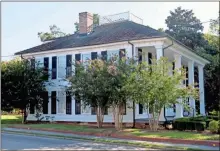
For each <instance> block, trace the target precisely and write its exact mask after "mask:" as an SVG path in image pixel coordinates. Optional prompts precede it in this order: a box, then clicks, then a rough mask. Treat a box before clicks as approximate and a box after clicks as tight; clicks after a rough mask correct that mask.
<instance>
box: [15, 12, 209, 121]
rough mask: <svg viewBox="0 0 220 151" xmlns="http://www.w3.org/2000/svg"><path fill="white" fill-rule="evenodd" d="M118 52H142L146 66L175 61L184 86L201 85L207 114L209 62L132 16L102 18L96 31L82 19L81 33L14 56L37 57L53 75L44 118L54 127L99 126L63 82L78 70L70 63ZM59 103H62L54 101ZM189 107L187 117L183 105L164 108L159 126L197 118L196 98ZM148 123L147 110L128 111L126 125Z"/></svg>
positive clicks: (202, 104)
mask: <svg viewBox="0 0 220 151" xmlns="http://www.w3.org/2000/svg"><path fill="white" fill-rule="evenodd" d="M120 51H125V52H126V55H127V56H128V57H133V56H138V54H140V53H138V52H139V51H140V52H142V54H143V56H139V60H140V61H146V62H148V63H150V59H151V58H153V57H155V58H157V59H159V58H160V57H162V56H165V57H167V58H169V60H170V61H174V60H175V64H174V68H180V67H182V66H184V67H185V68H187V70H188V80H187V81H185V83H184V84H186V85H187V84H192V83H194V80H196V81H198V83H199V100H198V101H199V106H198V108H199V113H200V114H205V100H204V75H203V68H204V66H205V65H206V64H207V63H209V61H208V60H206V59H204V58H202V57H201V56H199V55H197V54H196V53H194V51H193V50H191V49H190V48H188V47H186V46H184V45H183V44H182V43H180V42H178V41H176V40H175V39H173V38H171V37H169V36H167V35H166V34H165V33H163V32H159V31H157V30H155V29H153V28H151V27H149V26H145V25H143V21H142V20H141V19H140V18H138V17H136V16H134V15H133V14H131V13H130V12H126V13H121V14H117V15H110V16H104V17H100V20H99V25H98V26H93V15H92V14H90V13H87V12H83V13H79V32H78V33H74V34H72V35H69V36H66V37H61V38H56V39H52V40H49V41H46V42H44V43H42V44H41V45H39V46H36V47H32V48H29V49H26V50H23V51H20V52H17V53H15V55H22V56H23V57H26V58H31V57H34V58H35V60H36V61H39V62H40V63H42V65H43V66H44V67H45V68H49V71H51V72H50V74H51V76H50V78H49V80H51V81H52V82H53V83H54V85H48V86H47V92H45V95H44V105H43V116H54V121H66V122H96V115H95V113H94V110H93V108H90V107H86V108H84V107H83V106H82V102H81V101H80V100H75V99H74V97H71V96H67V95H66V90H65V86H66V85H67V84H68V82H65V81H63V80H62V79H64V78H66V77H69V76H71V74H72V72H71V71H72V70H74V66H73V65H72V64H71V62H72V61H75V60H82V61H84V60H85V59H87V58H90V59H96V58H97V56H98V55H107V57H110V56H111V55H112V54H119V52H120ZM195 69H196V70H198V76H196V77H198V78H194V77H195V76H194V73H195V72H194V70H195ZM56 98H58V99H59V101H56ZM189 105H190V107H191V109H192V111H191V113H190V114H185V113H186V112H185V111H184V109H183V106H182V105H181V104H176V105H175V106H174V107H172V108H170V107H169V108H168V107H165V108H164V112H163V114H162V115H161V116H160V121H165V120H166V119H167V118H169V119H173V118H180V117H183V116H188V115H189V116H191V115H193V114H194V115H195V111H196V103H195V100H194V99H193V98H190V99H189ZM133 111H134V113H133ZM147 118H148V117H147V113H146V109H145V108H144V107H143V106H142V105H141V104H136V105H135V110H133V109H131V108H128V107H127V106H126V105H125V109H124V117H123V122H125V123H132V122H133V120H134V119H136V121H138V120H139V119H147ZM27 120H36V118H35V114H34V110H30V112H29V115H28V118H27ZM104 122H106V123H108V122H109V123H111V122H113V116H112V110H111V108H109V109H108V110H107V111H106V113H105V117H104Z"/></svg>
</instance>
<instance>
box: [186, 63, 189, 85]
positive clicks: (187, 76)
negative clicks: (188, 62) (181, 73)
mask: <svg viewBox="0 0 220 151" xmlns="http://www.w3.org/2000/svg"><path fill="white" fill-rule="evenodd" d="M188 71H189V69H188V67H186V86H188V85H189V81H188V78H189V75H188Z"/></svg>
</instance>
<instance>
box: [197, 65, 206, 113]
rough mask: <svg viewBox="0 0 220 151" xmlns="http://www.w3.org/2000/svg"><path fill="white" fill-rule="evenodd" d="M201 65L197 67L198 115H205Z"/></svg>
mask: <svg viewBox="0 0 220 151" xmlns="http://www.w3.org/2000/svg"><path fill="white" fill-rule="evenodd" d="M203 68H204V66H203V65H199V66H198V69H199V102H200V114H202V115H205V99H204V73H203Z"/></svg>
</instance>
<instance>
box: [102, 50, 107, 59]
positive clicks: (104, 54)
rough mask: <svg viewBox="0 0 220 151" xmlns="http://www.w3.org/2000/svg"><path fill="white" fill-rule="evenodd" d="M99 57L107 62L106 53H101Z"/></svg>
mask: <svg viewBox="0 0 220 151" xmlns="http://www.w3.org/2000/svg"><path fill="white" fill-rule="evenodd" d="M101 55H102V59H103V60H107V51H102V52H101Z"/></svg>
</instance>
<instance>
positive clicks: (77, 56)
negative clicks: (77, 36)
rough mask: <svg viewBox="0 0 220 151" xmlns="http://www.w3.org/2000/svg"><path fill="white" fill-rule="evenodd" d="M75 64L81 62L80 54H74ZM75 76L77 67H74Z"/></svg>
mask: <svg viewBox="0 0 220 151" xmlns="http://www.w3.org/2000/svg"><path fill="white" fill-rule="evenodd" d="M75 60H76V61H75V62H76V63H77V61H80V60H81V54H80V53H79V54H75ZM75 74H77V66H76V67H75Z"/></svg>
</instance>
